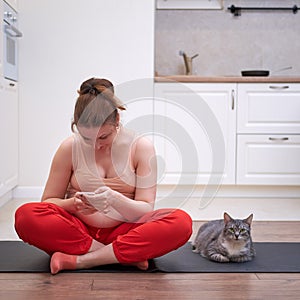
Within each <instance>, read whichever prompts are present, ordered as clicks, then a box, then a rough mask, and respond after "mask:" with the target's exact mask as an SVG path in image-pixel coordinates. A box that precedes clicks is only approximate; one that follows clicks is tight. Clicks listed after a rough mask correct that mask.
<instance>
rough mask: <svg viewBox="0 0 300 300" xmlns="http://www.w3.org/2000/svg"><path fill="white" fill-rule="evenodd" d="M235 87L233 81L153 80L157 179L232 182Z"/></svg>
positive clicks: (233, 169)
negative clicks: (162, 81) (187, 81)
mask: <svg viewBox="0 0 300 300" xmlns="http://www.w3.org/2000/svg"><path fill="white" fill-rule="evenodd" d="M235 91H236V84H203V83H188V84H182V83H156V84H155V89H154V95H155V98H154V140H155V145H156V150H157V154H158V156H159V157H160V159H159V160H158V162H159V182H160V183H163V184H189V185H193V184H207V183H212V182H213V183H215V184H220V183H221V182H222V183H224V184H234V183H235V145H236V144H235V143H236V135H235V134H236V109H235ZM211 180H212V181H211Z"/></svg>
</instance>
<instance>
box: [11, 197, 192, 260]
mask: <svg viewBox="0 0 300 300" xmlns="http://www.w3.org/2000/svg"><path fill="white" fill-rule="evenodd" d="M15 229H16V231H17V233H18V235H19V237H20V238H21V239H22V240H23V241H24V242H26V243H29V244H31V245H34V246H36V247H38V248H40V249H42V250H44V251H45V252H47V253H48V254H49V255H51V254H53V253H54V252H57V251H59V252H63V253H67V254H74V255H81V254H85V253H87V252H88V250H89V249H90V247H91V244H92V241H93V239H95V240H97V241H99V242H101V243H103V244H105V245H107V244H110V243H112V245H113V249H114V253H115V256H116V258H117V259H118V261H119V262H120V263H133V262H139V261H144V260H148V259H151V258H155V257H158V256H161V255H164V254H166V253H168V252H170V251H172V250H175V249H177V248H178V247H180V246H182V245H183V244H185V243H186V242H187V241H188V239H189V237H190V236H191V234H192V220H191V218H190V216H189V215H188V214H186V213H185V212H184V211H182V210H180V209H159V210H156V211H153V212H150V213H148V214H146V215H145V216H143V217H142V218H141V219H139V220H138V221H137V222H135V223H122V224H120V225H118V226H116V227H113V228H103V229H102V228H101V229H99V228H94V227H90V226H88V225H86V224H85V223H83V222H82V221H81V220H79V219H78V218H77V217H75V216H74V215H72V214H70V213H68V212H67V211H65V210H64V209H62V208H60V207H59V206H57V205H55V204H52V203H46V202H39V203H27V204H24V205H22V206H21V207H19V208H18V209H17V211H16V215H15Z"/></svg>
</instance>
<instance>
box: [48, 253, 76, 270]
mask: <svg viewBox="0 0 300 300" xmlns="http://www.w3.org/2000/svg"><path fill="white" fill-rule="evenodd" d="M76 261H77V256H76V255H69V254H65V253H61V252H55V253H54V254H53V255H52V257H51V261H50V269H51V274H52V275H55V274H57V273H58V272H59V271H62V270H75V269H76Z"/></svg>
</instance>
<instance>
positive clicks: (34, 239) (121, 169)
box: [15, 78, 192, 274]
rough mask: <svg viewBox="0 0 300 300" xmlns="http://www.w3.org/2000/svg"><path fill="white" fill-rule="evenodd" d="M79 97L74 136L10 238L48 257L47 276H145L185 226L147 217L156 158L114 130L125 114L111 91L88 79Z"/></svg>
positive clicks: (168, 216) (163, 214) (139, 140)
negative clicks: (107, 271) (109, 268)
mask: <svg viewBox="0 0 300 300" xmlns="http://www.w3.org/2000/svg"><path fill="white" fill-rule="evenodd" d="M78 93H79V97H78V99H77V102H76V105H75V110H74V120H73V123H72V131H73V133H74V134H73V136H71V137H69V138H67V139H66V140H64V141H63V142H62V144H61V145H60V147H59V148H58V150H57V152H56V154H55V156H54V158H53V161H52V165H51V170H50V173H49V177H48V180H47V183H46V186H45V190H44V193H43V195H42V201H41V202H40V203H27V204H24V205H23V206H21V207H19V208H18V210H17V211H16V215H15V228H16V231H17V233H18V235H19V237H20V238H21V239H23V241H25V242H27V243H29V244H31V245H34V246H36V247H38V248H40V249H42V250H44V251H45V252H47V253H48V254H49V255H51V261H50V269H51V273H52V274H56V273H58V272H59V271H61V270H66V269H69V270H72V269H85V268H91V267H94V266H99V265H105V264H114V263H121V264H131V265H135V266H136V267H138V268H139V269H142V270H146V269H147V268H148V260H149V259H151V258H154V257H158V256H161V255H164V254H166V253H168V252H170V251H172V250H174V249H176V248H178V247H180V246H181V245H183V244H184V243H186V241H187V240H188V239H189V237H190V235H191V233H192V222H191V218H190V217H189V215H187V214H186V213H185V212H183V211H182V210H179V209H174V210H171V209H160V210H153V209H154V201H155V197H156V160H155V151H154V148H153V145H152V143H151V142H150V141H148V140H147V139H146V138H144V137H138V136H136V135H135V134H133V133H132V132H130V131H128V130H126V129H125V128H123V127H122V126H120V123H119V122H120V115H119V111H120V110H124V109H125V108H124V106H123V104H122V103H121V102H120V100H119V99H117V98H116V96H115V95H114V88H113V85H112V83H111V82H110V81H108V80H106V79H98V78H91V79H88V80H87V81H85V82H83V83H82V85H81V86H80V90H79V91H78Z"/></svg>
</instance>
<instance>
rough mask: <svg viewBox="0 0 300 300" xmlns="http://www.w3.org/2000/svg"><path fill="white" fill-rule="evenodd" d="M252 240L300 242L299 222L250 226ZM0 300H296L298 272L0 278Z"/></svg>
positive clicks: (9, 275)
mask: <svg viewBox="0 0 300 300" xmlns="http://www.w3.org/2000/svg"><path fill="white" fill-rule="evenodd" d="M200 224H201V223H200V222H196V223H195V224H194V232H195V233H196V230H197V229H198V227H199V225H200ZM253 239H254V241H256V242H259V241H286V242H300V222H254V224H253ZM0 299H5V300H6V299H7V300H15V299H22V300H23V299H31V300H36V299H84V300H85V299H124V300H125V299H136V300H138V299H139V300H141V299H155V300H160V299H178V300H179V299H180V300H185V299H193V300H194V299H233V300H234V299H239V300H241V299H272V300H274V299H280V300H282V299H285V300H286V299H300V273H287V274H282V273H277V274H276V273H274V274H273V273H271V274H270V273H242V274H231V273H224V274H223V273H221V274H218V273H196V274H195V273H184V274H181V273H179V274H177V273H172V274H170V273H169V274H161V273H154V274H147V273H135V274H127V273H126V274H122V273H118V274H115V273H109V274H106V273H102V274H101V273H93V274H91V273H82V274H79V273H77V274H73V273H60V274H57V275H55V276H52V275H50V274H21V273H16V274H12V273H0Z"/></svg>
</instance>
